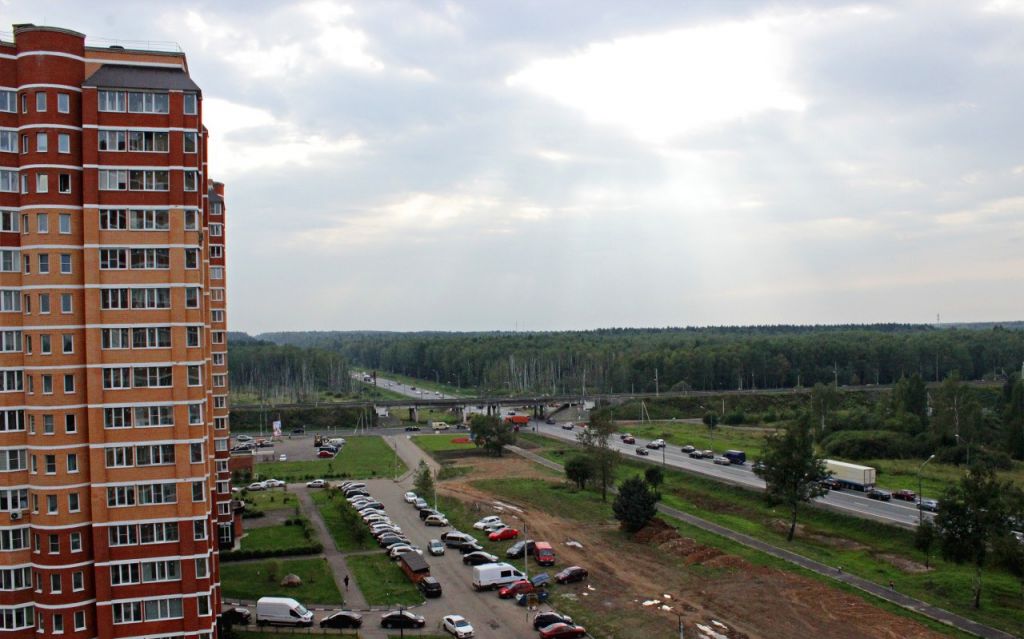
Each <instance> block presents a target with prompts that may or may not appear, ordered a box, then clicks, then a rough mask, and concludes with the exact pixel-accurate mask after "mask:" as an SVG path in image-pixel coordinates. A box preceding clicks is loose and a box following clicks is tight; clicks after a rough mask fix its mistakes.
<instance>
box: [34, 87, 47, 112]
mask: <svg viewBox="0 0 1024 639" xmlns="http://www.w3.org/2000/svg"><path fill="white" fill-rule="evenodd" d="M36 111H38V112H39V113H45V112H46V94H45V93H43V92H42V91H36Z"/></svg>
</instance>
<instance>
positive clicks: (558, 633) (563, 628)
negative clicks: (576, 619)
mask: <svg viewBox="0 0 1024 639" xmlns="http://www.w3.org/2000/svg"><path fill="white" fill-rule="evenodd" d="M586 636H587V629H586V628H584V627H583V626H574V625H571V624H567V623H556V624H552V625H550V626H548V627H547V628H541V629H540V638H541V639H567V638H569V639H572V638H575V637H586Z"/></svg>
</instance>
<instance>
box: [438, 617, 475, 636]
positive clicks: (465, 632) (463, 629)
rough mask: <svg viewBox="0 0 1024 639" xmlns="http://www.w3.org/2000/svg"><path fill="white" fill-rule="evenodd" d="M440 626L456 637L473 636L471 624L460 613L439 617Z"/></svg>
mask: <svg viewBox="0 0 1024 639" xmlns="http://www.w3.org/2000/svg"><path fill="white" fill-rule="evenodd" d="M441 627H442V628H444V629H445V632H447V633H449V634H451V635H452V636H453V637H455V638H456V639H465V638H466V637H472V636H473V626H472V624H470V623H469V622H468V621H466V618H465V617H463V616H462V615H445V616H444V618H442V619H441Z"/></svg>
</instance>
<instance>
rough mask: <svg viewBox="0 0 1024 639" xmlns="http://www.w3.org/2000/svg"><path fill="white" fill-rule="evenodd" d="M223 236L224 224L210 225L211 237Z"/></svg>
mask: <svg viewBox="0 0 1024 639" xmlns="http://www.w3.org/2000/svg"><path fill="white" fill-rule="evenodd" d="M222 235H224V225H223V224H217V223H214V224H211V225H210V237H221V236H222Z"/></svg>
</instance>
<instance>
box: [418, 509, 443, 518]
mask: <svg viewBox="0 0 1024 639" xmlns="http://www.w3.org/2000/svg"><path fill="white" fill-rule="evenodd" d="M443 514H444V513H442V512H441V511H440V510H434V509H433V508H421V509H420V519H426V518H427V517H430V516H431V515H443Z"/></svg>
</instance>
